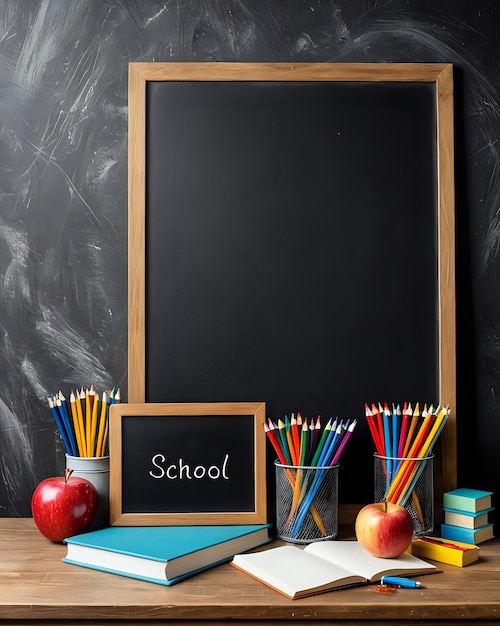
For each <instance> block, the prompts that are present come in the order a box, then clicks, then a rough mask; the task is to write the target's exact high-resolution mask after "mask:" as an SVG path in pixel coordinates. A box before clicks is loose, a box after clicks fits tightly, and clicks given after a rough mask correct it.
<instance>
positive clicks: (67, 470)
mask: <svg viewBox="0 0 500 626" xmlns="http://www.w3.org/2000/svg"><path fill="white" fill-rule="evenodd" d="M72 473H73V470H72V469H69V468H68V467H67V468H66V472H65V473H64V484H66V483H67V482H68V479H69V477H70V476H71V474H72Z"/></svg>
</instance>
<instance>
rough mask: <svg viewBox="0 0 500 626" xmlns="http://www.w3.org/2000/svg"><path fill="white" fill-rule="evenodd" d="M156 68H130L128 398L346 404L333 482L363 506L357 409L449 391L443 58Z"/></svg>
mask: <svg viewBox="0 0 500 626" xmlns="http://www.w3.org/2000/svg"><path fill="white" fill-rule="evenodd" d="M158 65H160V66H161V67H157V64H146V65H145V66H143V65H142V64H138V66H137V67H132V68H131V110H130V115H131V116H132V118H133V119H135V117H138V119H139V120H140V124H139V125H137V124H134V123H133V122H132V125H131V133H132V139H131V141H132V142H133V146H134V152H133V153H132V154H135V155H136V159H134V161H133V162H132V163H131V168H132V169H131V179H130V180H131V206H130V219H131V224H136V225H137V226H138V225H141V229H140V230H139V232H138V233H137V229H136V230H134V231H132V235H131V237H132V240H131V248H130V252H131V253H132V251H133V250H135V251H136V252H137V251H139V257H137V256H135V260H133V261H132V262H133V264H134V266H137V267H138V268H139V272H140V273H142V272H143V274H140V275H139V278H137V276H136V272H135V271H133V277H132V285H131V287H132V289H131V296H130V297H131V298H132V300H131V305H130V307H131V308H130V311H129V324H131V327H130V328H131V330H130V336H131V342H130V345H129V349H130V354H129V363H130V372H129V377H130V378H129V393H130V394H131V399H132V400H136V401H148V402H172V401H173V402H192V401H210V402H216V401H233V402H236V401H239V400H247V399H251V398H256V397H257V398H263V399H265V401H266V405H267V410H268V414H269V416H270V417H272V418H274V419H278V418H281V417H283V416H284V415H285V414H288V415H290V414H291V413H293V412H295V413H297V412H301V413H302V415H306V416H310V417H313V416H316V415H318V414H319V415H321V416H322V417H323V418H325V419H328V418H329V417H339V418H347V417H349V418H360V421H361V428H360V429H359V431H357V433H356V437H355V438H354V439H353V444H352V446H351V451H352V453H351V456H349V455H346V457H345V460H344V459H343V467H342V468H341V475H340V494H341V500H343V501H344V502H363V501H365V502H366V501H370V499H371V497H372V493H371V489H372V487H371V479H370V476H371V474H372V466H371V463H372V459H371V452H372V450H373V445H372V443H371V440H370V436H369V433H368V429H367V428H366V424H365V423H364V420H363V416H364V403H365V402H369V403H371V402H379V401H382V402H383V401H387V402H401V403H402V402H404V401H410V402H417V401H420V402H422V403H423V402H429V403H434V404H438V403H441V402H442V403H445V404H449V405H450V406H451V407H453V405H454V394H455V389H454V368H455V358H454V341H455V338H454V284H453V281H454V275H453V228H452V225H453V202H452V199H453V193H452V180H453V179H452V176H453V174H452V167H451V164H452V154H451V153H452V150H451V148H450V141H451V146H452V133H451V130H450V129H451V114H450V102H451V89H450V83H449V81H450V80H451V78H450V77H451V72H450V67H449V66H421V65H417V66H410V67H408V66H399V67H397V66H396V67H395V66H378V67H377V66H369V67H367V66H346V65H344V66H338V65H336V66H334V65H330V66H328V65H321V66H306V67H303V66H285V65H281V66H270V68H269V67H268V68H267V70H266V69H263V68H262V66H254V65H250V66H244V67H243V66H241V65H240V66H239V67H237V68H235V67H234V65H231V64H229V67H227V66H226V64H214V65H215V67H214V66H212V64H201V65H198V64H195V65H196V67H193V65H192V64H187V65H183V64H181V65H182V67H179V66H178V65H176V64H173V66H171V65H169V64H158ZM236 65H237V64H236ZM226 73H227V74H226ZM138 76H140V77H141V79H140V85H141V88H140V91H139V95H137V93H136V91H137V89H136V82H134V81H139V78H138ZM443 76H446V81H447V82H444V81H443ZM440 81H441V83H440ZM137 84H139V82H137ZM443 85H444V87H443ZM443 102H444V103H446V107H447V108H446V109H445V108H443V106H444V105H443ZM445 110H446V115H445V113H444V111H445ZM447 116H449V117H447ZM443 137H444V139H443ZM139 181H140V184H139ZM136 188H138V189H139V190H140V194H138V193H137V192H136ZM144 197H145V199H146V202H145V205H144V202H143V201H142V199H143V198H144ZM143 207H145V208H143ZM138 213H139V218H137V214H138ZM443 268H446V269H443ZM134 276H135V277H136V278H135V279H134ZM134 280H138V281H139V282H138V283H137V284H135V283H134ZM141 281H142V282H141ZM450 281H451V282H450ZM135 286H137V291H135V290H134V289H135ZM137 296H139V297H137ZM138 302H140V303H141V306H140V307H139V308H138V304H137V303H138ZM142 317H144V321H142ZM451 424H453V419H452V420H451ZM448 435H450V437H449V450H448V452H447V454H446V455H445V457H446V458H445V461H444V465H445V466H446V468H447V469H446V470H445V474H446V476H447V477H446V479H445V480H444V482H445V483H446V482H447V483H449V484H450V483H451V484H452V483H453V481H454V473H455V460H454V455H455V442H454V433H453V425H452V426H451V427H450V429H449V431H448ZM360 474H361V475H364V476H366V480H364V481H360V480H359V476H360Z"/></svg>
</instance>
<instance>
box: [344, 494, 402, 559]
mask: <svg viewBox="0 0 500 626" xmlns="http://www.w3.org/2000/svg"><path fill="white" fill-rule="evenodd" d="M355 530H356V538H357V540H358V541H359V543H360V544H361V545H362V546H363V548H364V549H365V550H366V551H367V552H369V553H370V554H372V555H373V556H378V557H382V558H384V559H392V558H396V557H398V556H400V555H401V554H403V552H405V551H406V550H407V548H408V546H409V545H410V543H411V540H412V538H413V522H412V520H411V517H410V514H409V513H408V511H407V510H406V509H405V508H404V507H402V506H399V505H397V504H392V503H391V502H375V503H373V504H367V505H366V506H364V507H363V508H362V509H361V510H360V511H359V513H358V515H357V517H356V524H355Z"/></svg>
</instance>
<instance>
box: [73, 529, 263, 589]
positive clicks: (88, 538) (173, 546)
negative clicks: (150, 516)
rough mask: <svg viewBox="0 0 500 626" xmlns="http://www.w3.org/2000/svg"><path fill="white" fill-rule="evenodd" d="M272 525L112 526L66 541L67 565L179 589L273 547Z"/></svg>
mask: <svg viewBox="0 0 500 626" xmlns="http://www.w3.org/2000/svg"><path fill="white" fill-rule="evenodd" d="M269 528H270V524H255V525H251V524H250V525H237V526H147V527H144V526H110V527H109V528H103V529H101V530H95V531H93V532H89V533H85V534H82V535H76V536H74V537H69V538H67V539H65V540H64V543H66V544H67V547H68V551H67V554H66V556H65V557H64V558H63V559H62V560H63V561H64V562H65V563H70V564H72V565H80V566H82V567H89V568H91V569H97V570H101V571H104V572H108V573H111V574H118V575H121V576H128V577H131V578H137V579H140V580H145V581H148V582H153V583H157V584H161V585H173V584H174V583H176V582H179V581H180V580H183V579H185V578H187V577H188V576H193V575H194V574H196V573H198V572H200V571H203V570H205V569H208V568H210V567H215V566H216V565H219V564H220V563H224V562H226V561H229V560H231V559H232V557H233V556H234V555H235V554H238V553H239V552H244V551H246V550H251V549H253V548H256V547H258V546H260V545H263V544H265V543H268V542H269V541H270V538H269V532H268V529H269Z"/></svg>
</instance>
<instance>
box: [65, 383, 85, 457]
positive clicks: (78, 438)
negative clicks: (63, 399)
mask: <svg viewBox="0 0 500 626" xmlns="http://www.w3.org/2000/svg"><path fill="white" fill-rule="evenodd" d="M69 405H70V407H71V417H72V418H73V427H74V429H75V435H76V444H77V446H78V454H79V455H80V456H84V455H85V452H84V449H83V440H82V431H81V426H80V420H79V419H78V411H77V408H76V397H75V394H74V392H73V391H72V392H71V393H70V396H69Z"/></svg>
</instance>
